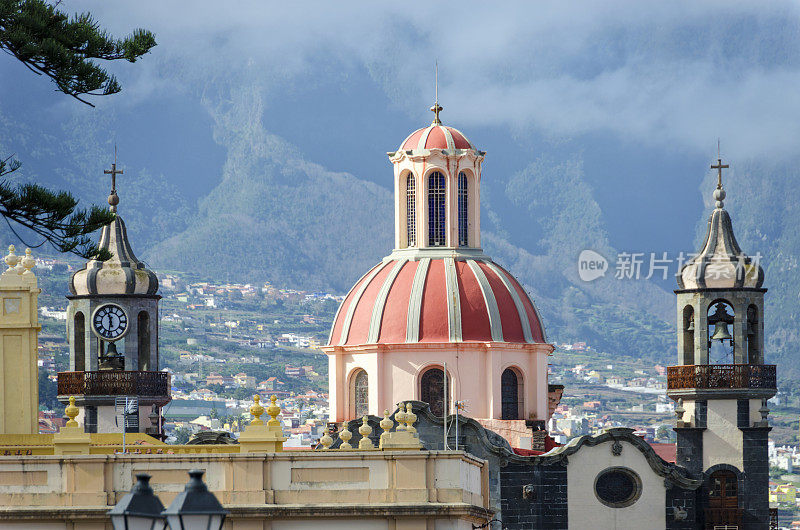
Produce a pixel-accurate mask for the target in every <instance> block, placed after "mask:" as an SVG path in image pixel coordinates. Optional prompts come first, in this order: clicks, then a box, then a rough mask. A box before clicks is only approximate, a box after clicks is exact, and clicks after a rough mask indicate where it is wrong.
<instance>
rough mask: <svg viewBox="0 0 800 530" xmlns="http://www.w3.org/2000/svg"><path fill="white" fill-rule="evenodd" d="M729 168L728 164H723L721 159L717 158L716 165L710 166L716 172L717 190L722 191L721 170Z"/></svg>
mask: <svg viewBox="0 0 800 530" xmlns="http://www.w3.org/2000/svg"><path fill="white" fill-rule="evenodd" d="M729 167H730V166H729V165H728V164H723V163H722V159H721V158H717V163H716V165H714V164H711V169H716V170H717V189H718V190H721V189H722V170H723V169H728V168H729Z"/></svg>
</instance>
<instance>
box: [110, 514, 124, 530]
mask: <svg viewBox="0 0 800 530" xmlns="http://www.w3.org/2000/svg"><path fill="white" fill-rule="evenodd" d="M111 524H112V525H113V526H114V530H125V516H124V515H112V516H111Z"/></svg>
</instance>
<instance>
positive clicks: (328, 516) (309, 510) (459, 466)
mask: <svg viewBox="0 0 800 530" xmlns="http://www.w3.org/2000/svg"><path fill="white" fill-rule="evenodd" d="M200 447H202V446H200ZM194 468H200V469H204V470H206V476H205V477H204V480H205V482H206V484H207V485H208V487H209V489H210V490H211V491H212V492H213V493H214V494H215V495H216V496H217V498H218V499H219V500H220V502H222V504H223V505H224V506H225V508H226V509H228V510H230V512H231V515H230V516H229V519H228V522H227V523H226V528H227V529H231V530H233V529H236V530H244V529H249V528H253V529H255V528H258V529H259V530H262V529H265V528H275V529H278V528H302V527H304V526H303V524H304V521H312V520H313V522H314V527H315V528H342V529H344V528H359V527H358V526H355V525H354V522H355V521H361V522H362V523H365V521H364V519H365V518H370V517H371V518H373V519H372V522H373V523H374V525H373V526H369V528H408V529H409V530H410V529H420V530H422V529H426V528H432V527H436V528H466V529H468V528H471V525H472V524H483V523H485V522H486V521H487V516H488V517H489V518H490V517H491V516H490V515H489V514H490V513H491V512H488V511H487V509H486V508H487V504H486V502H487V497H488V492H486V491H484V484H486V483H488V478H486V477H485V474H486V473H487V468H486V462H485V461H483V460H480V459H477V458H475V457H472V456H470V455H466V454H464V453H463V452H460V451H448V452H441V451H436V452H428V451H380V450H374V451H338V450H331V451H285V452H281V453H246V454H209V453H206V454H161V455H156V454H149V455H147V454H143V455H129V454H127V455H121V454H116V455H81V456H72V455H70V456H25V457H11V458H9V457H0V527H2V528H20V529H22V528H24V529H34V528H35V529H41V528H59V529H61V528H73V527H74V528H110V526H109V525H107V518H106V515H105V513H106V511H107V510H108V509H110V508H111V506H113V505H114V504H115V503H116V502H118V501H119V500H120V499H121V498H122V496H123V495H124V494H125V493H127V492H128V491H130V489H131V488H132V486H133V484H134V480H135V475H136V473H140V472H147V473H149V474H150V475H152V477H153V478H152V479H151V485H152V486H153V489H154V490H155V492H156V494H157V495H158V496H159V497H160V498H161V500H162V502H164V504H165V505H167V504H168V503H170V502H171V501H172V500H173V499H174V498H175V496H176V495H177V494H178V493H179V492H180V491H182V490H183V488H184V486H185V484H186V482H187V481H188V475H187V471H188V470H189V469H194ZM92 524H95V525H98V526H94V527H93V526H91V525H92ZM73 525H74V526H73ZM104 525H106V526H104ZM298 525H299V526H298ZM362 527H364V528H366V526H362Z"/></svg>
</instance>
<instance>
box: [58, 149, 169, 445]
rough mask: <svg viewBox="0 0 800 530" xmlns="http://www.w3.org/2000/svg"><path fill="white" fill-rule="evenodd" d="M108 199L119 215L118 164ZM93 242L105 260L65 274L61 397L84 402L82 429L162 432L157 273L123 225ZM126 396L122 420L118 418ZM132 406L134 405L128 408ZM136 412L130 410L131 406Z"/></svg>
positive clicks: (164, 381)
mask: <svg viewBox="0 0 800 530" xmlns="http://www.w3.org/2000/svg"><path fill="white" fill-rule="evenodd" d="M105 173H106V174H109V175H111V194H110V195H109V197H108V204H109V205H110V209H111V211H112V212H115V213H116V212H117V205H118V204H119V196H118V195H117V190H116V177H117V175H119V174H121V173H122V170H120V169H117V167H116V161H115V163H114V164H112V165H111V169H110V170H106V171H105ZM98 247H99V248H100V249H101V250H105V251H107V252H108V253H109V254H110V256H111V257H110V258H109V259H108V260H106V261H100V260H96V259H93V260H90V261H89V262H88V263H87V264H86V266H84V267H83V268H82V269H80V270H78V271H76V272H75V273H74V274H73V275H72V278H71V279H70V285H69V288H70V295H69V296H67V298H68V299H69V307H68V309H67V336H68V339H69V351H70V361H69V363H70V364H69V370H70V371H68V372H60V373H59V374H58V394H59V395H58V397H59V400H60V401H61V402H63V403H66V402H68V400H69V397H70V396H75V397H76V402H77V403H78V405H81V406H82V408H81V410H82V414H85V417H84V418H83V424H84V426H85V429H86V431H87V432H116V431H119V430H121V429H122V428H123V421H124V425H125V427H124V428H125V429H126V431H127V432H145V433H148V434H153V435H159V434H160V429H159V426H160V409H161V407H162V406H164V405H165V404H166V403H167V402H169V400H170V377H169V374H168V373H166V372H161V371H159V369H158V359H159V358H158V303H159V300H160V298H161V297H160V296H159V295H158V294H156V293H157V291H158V278H157V277H156V275H155V273H154V272H153V271H151V270H149V269H148V268H147V267H146V265H145V264H144V263H143V262H141V261H139V260H138V259H137V258H136V256H135V255H134V254H133V250H132V248H131V245H130V243H129V242H128V234H127V230H126V228H125V222H124V221H123V220H122V217H120V216H119V215H117V216H116V217H115V219H114V220H113V221H112V222H111V223H110V224H108V225H106V226H105V227H103V230H102V233H101V235H100V242H99V244H98ZM125 398H128V400H127V401H128V406H127V408H128V411H129V414H128V415H127V417H126V420H123V417H122V416H120V415H118V414H119V413H121V412H122V410H121V409H122V407H121V406H120V405H121V404H122V403H124V402H125ZM132 403H135V407H134V406H133V405H132ZM134 409H135V410H134Z"/></svg>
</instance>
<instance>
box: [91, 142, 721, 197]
mask: <svg viewBox="0 0 800 530" xmlns="http://www.w3.org/2000/svg"><path fill="white" fill-rule="evenodd" d="M726 167H727V166H726ZM103 173H105V174H106V175H111V193H112V194H114V193H116V191H117V175H122V170H121V169H117V153H116V150H115V151H114V162H113V163H112V164H111V169H104V170H103Z"/></svg>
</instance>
